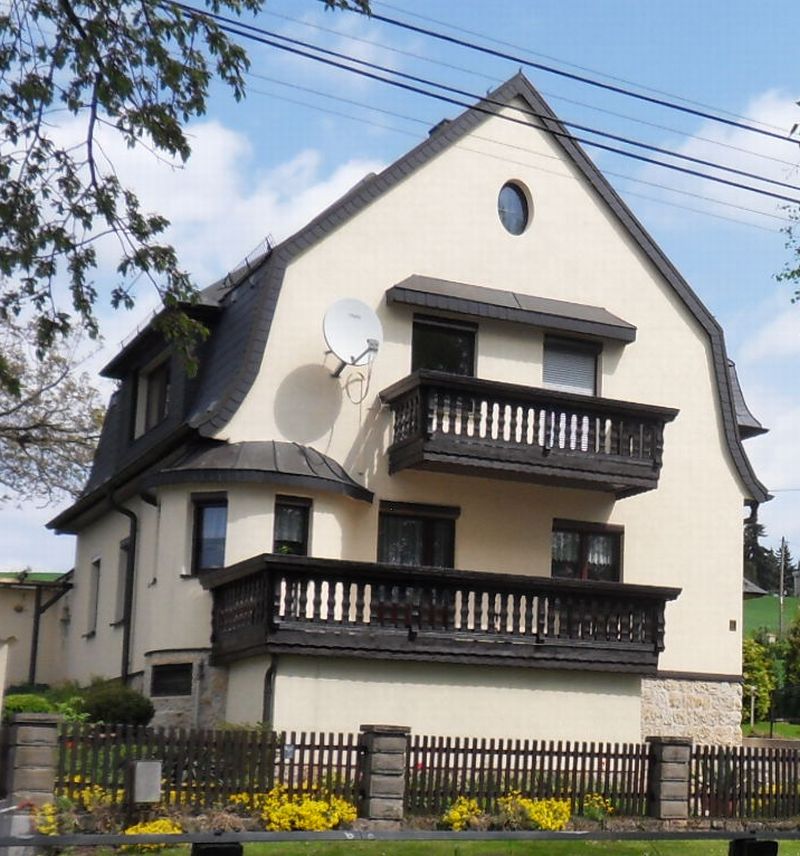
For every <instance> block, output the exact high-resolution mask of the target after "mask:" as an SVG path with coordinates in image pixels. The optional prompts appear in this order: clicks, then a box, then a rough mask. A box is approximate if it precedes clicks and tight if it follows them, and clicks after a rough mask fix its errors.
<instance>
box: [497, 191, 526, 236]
mask: <svg viewBox="0 0 800 856" xmlns="http://www.w3.org/2000/svg"><path fill="white" fill-rule="evenodd" d="M497 215H498V216H499V217H500V222H501V223H502V224H503V226H504V227H505V229H506V231H507V232H510V233H511V234H512V235H521V234H522V233H523V232H524V231H525V229H526V228H527V226H528V221H529V219H530V215H529V206H528V197H527V195H526V193H525V191H524V190H523V189H522V187H521V186H520V185H519V184H516V183H514V182H509V183H508V184H504V185H503V187H502V188H501V189H500V193H499V195H498V197H497Z"/></svg>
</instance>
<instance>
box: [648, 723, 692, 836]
mask: <svg viewBox="0 0 800 856" xmlns="http://www.w3.org/2000/svg"><path fill="white" fill-rule="evenodd" d="M646 740H647V742H648V743H649V744H650V765H649V767H648V775H647V813H648V814H649V815H650V816H651V817H656V818H658V819H659V820H686V819H688V817H689V769H690V761H691V756H692V741H691V739H690V738H687V737H647V738H646Z"/></svg>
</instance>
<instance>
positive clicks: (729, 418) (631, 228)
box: [49, 73, 770, 529]
mask: <svg viewBox="0 0 800 856" xmlns="http://www.w3.org/2000/svg"><path fill="white" fill-rule="evenodd" d="M517 97H520V98H522V99H524V100H525V101H526V102H527V103H528V104H529V105H530V107H531V109H532V111H533V112H534V113H536V114H538V115H539V116H540V117H542V118H541V126H542V128H543V129H544V130H545V131H548V130H549V131H552V132H554V135H553V136H552V140H553V143H554V145H556V146H557V147H558V148H559V149H560V150H561V151H562V152H563V154H564V156H565V158H566V159H567V160H569V161H570V162H571V163H572V164H573V166H574V167H575V168H576V170H577V171H578V172H579V173H580V174H581V175H582V176H583V177H584V179H585V180H586V182H587V184H588V185H589V186H590V187H591V188H592V189H593V190H594V192H595V193H596V194H597V196H598V197H599V198H600V199H601V200H602V201H603V202H604V203H605V204H606V205H607V206H608V209H609V210H610V211H611V212H612V213H613V215H614V216H615V217H616V218H617V220H618V222H619V223H620V224H621V226H622V227H623V228H624V229H625V230H626V231H627V233H628V235H629V236H630V238H631V240H632V241H633V242H634V243H635V244H636V245H637V246H638V248H639V250H640V251H641V252H642V253H643V254H644V256H645V257H646V258H647V259H648V261H649V262H650V263H651V264H652V265H653V266H654V267H655V268H656V270H657V271H658V272H659V273H660V274H661V276H662V277H663V278H664V280H665V281H666V282H667V284H668V285H669V286H670V287H671V288H672V289H673V291H674V293H675V294H676V295H677V297H678V298H679V299H680V300H681V301H682V302H683V304H684V305H685V306H686V308H687V309H688V311H689V312H690V313H691V315H692V316H693V317H694V318H695V319H696V320H697V322H698V324H699V325H700V326H701V328H702V329H703V330H704V331H705V333H706V334H707V335H708V337H709V341H710V345H711V353H712V357H713V371H714V378H715V381H716V386H717V392H718V396H719V398H718V400H719V405H720V411H721V415H722V423H723V429H724V436H725V440H726V443H727V446H728V450H729V452H730V455H731V458H732V460H733V463H734V465H735V467H736V470H737V472H738V474H739V477H740V478H741V481H742V484H743V485H744V488H745V490H746V492H747V493H748V494H749V496H750V497H751V498H752V499H753V500H755V501H756V502H764V501H766V500H768V499H770V495H769V493H768V492H767V489H766V488H765V487H764V485H763V484H762V483H761V482H760V481H759V480H758V478H757V477H756V475H755V473H754V471H753V469H752V467H751V465H750V462H749V461H748V459H747V455H746V454H745V451H744V448H743V446H742V442H741V437H742V436H743V435H740V430H739V419H738V417H737V403H736V400H735V389H734V386H735V385H734V384H733V382H732V378H731V375H730V372H729V368H728V358H727V355H726V352H725V342H724V337H723V332H722V329H721V328H720V326H719V324H718V323H717V321H716V319H715V318H714V317H713V316H712V315H711V313H710V312H709V311H708V309H707V308H706V307H705V306H704V305H703V303H702V302H701V301H700V299H699V298H698V297H697V295H696V294H695V293H694V291H693V290H692V289H691V287H690V286H689V284H688V283H687V282H686V280H684V279H683V277H682V276H681V275H680V273H679V272H678V271H677V269H676V268H675V267H674V266H673V264H672V263H671V262H670V261H669V259H668V258H667V257H666V256H665V255H664V253H663V252H662V251H661V249H660V248H659V247H658V245H657V244H656V242H655V241H654V240H653V238H652V237H651V236H650V235H649V234H648V232H647V231H646V229H645V228H644V227H643V226H642V224H641V223H640V222H639V221H638V220H637V219H636V217H635V216H634V215H633V214H632V213H631V211H630V210H629V208H628V207H627V205H626V204H625V203H624V202H623V201H622V199H621V198H620V197H619V196H618V194H617V193H616V191H615V190H614V189H613V188H612V187H611V185H610V184H609V183H608V181H607V180H606V179H605V178H604V177H603V175H602V174H601V173H600V171H599V170H598V168H597V167H596V166H595V165H594V164H593V163H592V161H591V160H590V159H589V157H588V156H587V154H586V153H585V152H584V150H583V149H582V148H581V146H580V145H579V144H578V143H576V142H574V141H573V140H572V139H571V138H570V136H569V132H568V130H567V129H566V127H565V126H564V125H563V124H562V123H561V122H560V121H559V120H558V119H557V117H556V116H555V114H554V113H553V112H552V110H551V109H550V107H549V106H548V105H547V103H546V102H545V101H544V99H543V98H542V97H541V96H540V95H539V93H538V92H537V91H536V89H535V88H534V87H533V86H532V85H531V83H530V82H529V81H528V80H527V78H526V77H525V76H524V75H523V74H521V73H520V74H517V75H515V76H514V77H513V78H511V79H510V80H509V81H507V82H506V83H504V84H503V85H502V86H500V87H499V88H498V89H496V90H494V91H493V92H491V93H490V94H489V95H487V97H486V99H484V100H483V101H481V102H479V103H478V104H476V105H475V106H474V107H472V108H470V109H468V110H466V111H465V112H463V113H462V114H461V115H460V116H458V117H457V118H455V119H453V120H452V121H449V122H446V123H440V124H439V125H437V126H436V128H434V130H433V131H432V132H431V134H430V136H429V137H428V138H427V139H426V140H424V141H423V142H422V143H420V144H419V145H418V146H416V147H415V148H413V149H412V150H411V151H409V152H408V153H407V154H405V155H404V156H403V157H401V158H400V159H399V160H397V161H395V162H394V163H393V164H391V165H390V166H389V167H387V168H386V169H385V170H384V171H383V172H381V173H380V174H378V175H370V176H367V177H366V178H365V179H364V180H362V181H361V182H359V184H357V185H356V186H355V187H354V188H352V189H351V190H350V191H349V192H348V193H347V194H345V195H344V196H343V197H342V198H341V199H339V200H338V201H337V202H335V203H334V204H333V205H331V206H330V207H329V208H327V209H325V210H324V211H323V212H322V213H321V214H319V215H318V216H317V217H315V218H314V219H313V220H312V221H311V222H310V223H308V225H306V226H305V227H303V228H302V229H300V230H299V231H298V232H296V233H295V234H294V235H292V236H291V237H289V238H287V239H286V240H285V241H283V242H282V243H280V244H278V245H277V246H275V247H274V248H272V249H270V250H269V251H268V252H266V253H265V254H264V255H263V256H262V257H261V258H259V259H255V260H254V261H252V262H250V263H249V264H248V266H247V267H246V268H244V269H240V270H237V271H236V273H235V275H234V276H232V277H230V278H228V277H226V278H225V279H224V280H221V281H220V283H217V284H215V285H214V286H211V287H210V288H209V289H207V290H206V292H204V295H206V294H207V297H208V299H207V301H204V303H205V302H207V303H208V304H209V309H211V307H213V306H215V305H218V306H220V307H221V309H222V311H221V312H219V313H218V317H217V318H216V320H215V325H214V331H213V334H212V336H211V337H210V339H209V341H208V342H207V343H206V344H205V345H204V348H205V359H204V365H203V366H202V368H201V377H200V379H199V383H198V385H197V390H196V393H195V394H194V396H193V399H192V401H191V402H190V403H189V404H188V406H187V410H186V412H185V414H184V418H183V421H182V423H181V424H180V425H179V426H178V427H177V428H175V429H174V430H173V433H174V434H175V437H176V443H177V442H178V440H179V439H180V440H182V441H185V440H186V439H187V435H191V434H193V433H194V434H199V435H200V436H203V437H209V438H213V437H214V436H215V435H216V434H217V432H219V431H220V430H222V429H224V428H225V426H226V425H227V424H228V422H229V421H230V419H231V418H232V417H233V415H234V414H235V413H236V411H237V409H238V407H239V405H240V404H241V403H242V402H243V401H244V399H245V397H246V396H247V394H248V392H249V391H250V389H251V387H252V385H253V383H254V381H255V379H256V377H257V375H258V372H259V369H260V367H261V362H262V357H263V354H264V350H265V348H266V344H267V339H268V337H269V333H270V329H271V326H272V320H273V317H274V314H275V307H276V305H277V302H278V297H279V295H280V292H281V288H282V285H283V279H284V275H285V273H286V269H287V267H288V266H289V264H291V262H292V261H293V260H294V259H295V258H296V257H297V256H299V255H300V254H301V253H303V252H305V251H306V250H308V249H310V248H311V247H313V246H314V245H315V244H317V243H318V242H319V241H321V240H323V239H324V238H326V237H327V236H329V235H330V234H331V233H332V232H333V231H334V230H335V229H337V228H338V227H339V226H341V225H342V224H344V223H345V222H347V221H348V220H350V219H351V218H353V217H355V216H356V215H357V214H358V213H359V212H361V211H363V210H364V209H365V208H366V207H367V206H369V205H370V204H371V203H372V202H374V201H375V200H376V199H378V198H379V197H380V196H382V195H383V194H384V193H387V192H388V191H390V190H391V189H392V188H393V187H395V186H396V185H398V184H399V183H400V182H402V181H403V180H404V179H405V178H406V177H407V176H408V175H410V174H411V173H413V172H415V171H416V170H418V169H420V168H421V167H423V166H424V165H425V164H426V163H427V162H429V161H430V160H431V159H432V158H434V157H435V156H436V155H438V154H440V153H441V152H442V151H443V150H445V149H447V148H448V147H449V146H451V145H453V144H455V143H456V142H458V141H459V140H460V139H462V138H463V137H464V136H465V135H467V134H468V133H470V132H471V131H473V130H474V129H476V128H477V127H478V126H480V125H481V124H482V123H484V122H485V121H487V119H489V118H490V117H491V116H492V115H494V114H497V113H499V112H500V111H501V109H502V108H503V107H504V106H505V105H506V104H508V103H509V102H510V101H511V100H512V99H514V98H517ZM211 311H213V310H211ZM622 323H623V324H624V322H622ZM739 410H741V408H739ZM103 433H104V434H105V433H106V431H105V427H104V432H103ZM181 434H182V437H180V438H179V436H178V435H181ZM158 439H159V442H161V439H162V438H158ZM101 447H102V441H101ZM121 476H122V473H121V472H115V473H113V474H108V473H104V478H103V480H102V484H92V485H91V486H90V489H89V491H88V492H87V493H85V494H84V495H83V496H82V497H81V499H80V500H78V503H77V504H76V505H75V506H73V507H72V508H70V509H67V510H66V511H65V512H63V513H62V514H61V515H59V516H58V517H57V518H56V519H55V520H54V521H52V522H51V524H49V525H50V526H53V527H55V528H59V529H63V528H64V526H65V525H66V524H68V523H70V521H72V520H73V519H74V518H75V517H76V515H77V513H78V511H79V510H80V511H82V510H85V508H86V507H87V506H89V505H91V503H92V502H93V501H94V500H93V496H96V497H97V498H98V499H100V498H102V497H103V496H105V495H106V494H107V492H108V490H109V488H110V486H112V485H113V484H114V483H115V482H116V481H117V480H118V479H119V478H121Z"/></svg>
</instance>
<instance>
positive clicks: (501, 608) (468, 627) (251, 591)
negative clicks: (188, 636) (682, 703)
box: [200, 554, 680, 674]
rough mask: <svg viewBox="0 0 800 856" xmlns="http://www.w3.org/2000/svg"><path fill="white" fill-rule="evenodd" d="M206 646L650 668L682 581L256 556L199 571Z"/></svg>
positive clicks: (224, 653) (233, 655) (241, 651)
mask: <svg viewBox="0 0 800 856" xmlns="http://www.w3.org/2000/svg"><path fill="white" fill-rule="evenodd" d="M200 580H201V582H202V583H203V585H204V586H205V587H206V588H209V589H211V590H212V592H213V596H214V606H213V623H212V626H213V631H212V644H213V648H212V655H213V657H214V660H215V661H216V662H218V663H219V662H226V661H231V660H236V659H239V658H243V657H249V656H253V655H254V654H259V653H264V652H269V653H273V654H275V653H293V654H310V655H314V656H332V657H368V658H372V659H374V658H384V659H400V660H424V661H441V662H452V663H483V664H489V665H506V666H530V667H535V668H551V669H586V670H594V671H598V670H601V671H614V672H634V673H637V674H651V673H653V672H655V670H656V668H657V665H658V655H659V653H660V652H661V651H662V650H663V648H664V607H665V604H666V602H667V601H669V600H673V599H674V598H676V597H677V596H678V594H679V593H680V589H676V588H664V587H656V586H642V585H628V584H624V583H612V582H588V581H576V580H564V579H552V578H550V577H532V576H521V575H520V576H517V575H509V574H495V573H479V572H475V571H453V570H444V569H441V568H415V567H414V568H412V567H403V566H396V565H383V564H376V563H367V562H347V561H341V560H335V559H315V558H310V557H309V558H307V557H305V556H282V555H273V554H266V555H262V556H257V557H255V558H253V559H249V560H247V561H245V562H240V563H239V564H237V565H233V566H231V567H228V568H222V569H220V570H217V571H209V572H206V573H203V574H201V576H200Z"/></svg>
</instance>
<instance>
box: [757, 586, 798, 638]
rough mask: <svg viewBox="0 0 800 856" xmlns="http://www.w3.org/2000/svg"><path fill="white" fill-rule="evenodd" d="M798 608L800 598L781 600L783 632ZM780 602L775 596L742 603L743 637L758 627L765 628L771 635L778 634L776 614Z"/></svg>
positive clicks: (771, 595) (769, 595) (765, 596)
mask: <svg viewBox="0 0 800 856" xmlns="http://www.w3.org/2000/svg"><path fill="white" fill-rule="evenodd" d="M798 608H800V597H785V598H784V599H783V629H784V631H785V630H786V629H787V628H788V627H789V625H790V624H791V623H792V621H793V620H794V617H795V615H797V611H798ZM779 609H780V600H779V598H778V595H776V594H768V595H764V597H754V598H752V599H751V600H746V601H745V602H744V633H745V636H747V635H749V634H750V633H754V632H755V631H756V630H758V629H759V628H760V627H766V628H767V629H768V630H769V631H770V632H771V633H775V634H776V635H777V633H778V612H779Z"/></svg>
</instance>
